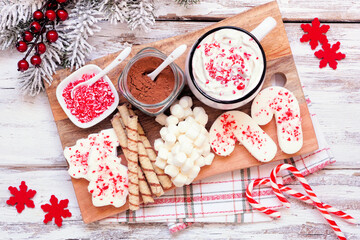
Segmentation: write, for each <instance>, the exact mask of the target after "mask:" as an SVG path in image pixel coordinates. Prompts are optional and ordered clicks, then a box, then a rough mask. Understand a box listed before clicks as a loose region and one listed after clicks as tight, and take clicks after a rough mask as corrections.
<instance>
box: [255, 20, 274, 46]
mask: <svg viewBox="0 0 360 240" xmlns="http://www.w3.org/2000/svg"><path fill="white" fill-rule="evenodd" d="M275 27H276V20H275V19H274V18H272V17H267V18H265V20H264V21H262V23H260V24H259V25H258V26H257V27H256V28H255V29H254V30H252V31H251V34H252V35H254V36H255V37H256V38H257V40H259V42H260V41H261V40H262V39H263V38H264V37H265V36H266V35H268V34H269V32H270V31H271V30H273V29H274V28H275Z"/></svg>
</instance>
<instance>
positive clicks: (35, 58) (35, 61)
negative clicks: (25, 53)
mask: <svg viewBox="0 0 360 240" xmlns="http://www.w3.org/2000/svg"><path fill="white" fill-rule="evenodd" d="M30 62H31V64H32V65H34V66H36V67H37V66H39V65H40V64H41V58H40V55H37V54H36V55H34V56H32V57H31V59H30Z"/></svg>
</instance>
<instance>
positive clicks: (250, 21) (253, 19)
mask: <svg viewBox="0 0 360 240" xmlns="http://www.w3.org/2000/svg"><path fill="white" fill-rule="evenodd" d="M268 16H271V17H273V18H274V19H275V20H276V21H277V26H276V28H275V29H274V30H273V31H272V32H271V33H270V34H269V35H268V36H266V37H265V38H264V39H263V40H262V41H261V44H262V46H263V48H264V50H265V54H266V59H267V69H266V79H265V84H264V87H267V86H269V85H270V79H271V76H272V75H273V74H275V73H283V74H284V75H285V76H286V78H287V82H286V85H285V87H286V88H287V89H289V90H290V91H292V92H293V93H294V94H295V96H296V97H297V99H298V101H299V104H300V108H301V117H302V120H303V122H302V127H303V133H304V146H303V148H302V149H301V150H300V151H299V152H297V153H296V154H293V155H288V154H285V153H283V152H282V151H281V150H280V148H279V145H278V143H277V136H276V126H275V121H274V120H272V121H271V122H270V123H269V124H267V125H266V126H264V127H262V128H263V130H264V131H265V132H266V133H268V134H269V135H270V136H271V138H272V139H273V140H274V141H275V142H276V143H277V145H278V152H277V154H276V156H275V158H274V160H273V161H277V160H281V159H285V158H290V157H293V156H295V155H300V154H305V153H309V152H311V151H314V150H316V149H318V143H317V139H316V135H315V132H314V128H313V125H312V121H311V118H310V114H309V110H308V108H307V104H306V101H305V97H304V93H303V91H302V87H301V83H300V79H299V77H298V74H297V71H296V67H295V63H294V59H293V56H292V53H291V49H290V45H289V42H288V39H287V35H286V32H285V28H284V24H283V22H282V18H281V14H280V10H279V8H278V5H277V3H276V2H271V3H268V4H264V5H262V6H259V7H256V8H253V9H251V10H249V11H247V12H244V13H241V14H239V15H236V16H233V17H231V18H227V19H225V20H223V21H221V22H218V23H215V24H213V25H211V26H209V27H206V28H204V29H201V30H198V31H196V32H191V33H188V34H185V35H180V36H175V37H172V38H168V39H164V40H160V41H157V42H153V43H149V44H144V45H140V46H134V47H133V50H132V53H131V55H130V57H129V58H128V59H130V58H131V57H133V56H134V55H135V54H136V53H137V52H138V51H140V50H141V49H143V48H145V47H154V48H157V49H159V50H160V51H162V52H164V53H166V54H169V53H170V52H171V51H172V50H173V49H174V47H175V46H178V45H180V44H184V43H185V44H187V45H188V50H187V51H189V50H190V47H191V46H192V44H193V43H194V42H195V41H196V40H197V39H198V38H199V37H200V36H201V35H202V34H204V33H205V32H207V31H208V30H210V29H212V28H215V27H220V26H237V27H241V28H244V29H246V30H249V31H251V30H252V29H254V28H255V27H256V26H257V25H258V24H260V23H261V22H262V21H263V20H264V19H265V18H266V17H268ZM117 55H118V53H113V54H109V55H107V56H105V57H102V58H99V59H96V60H93V61H91V62H90V63H94V64H96V65H98V66H99V67H101V68H104V66H106V65H108V64H109V63H110V62H111V61H112V60H113V59H114V58H115V57H116V56H117ZM186 56H187V54H184V55H183V56H182V57H180V58H179V59H177V60H176V63H177V64H178V65H179V66H180V67H181V68H182V69H183V70H184V69H185V60H186ZM126 63H127V61H124V62H123V63H122V64H121V65H120V66H119V67H118V68H117V69H115V70H113V71H112V72H111V73H110V74H108V76H109V78H110V79H111V80H112V82H113V83H114V85H115V86H116V87H117V82H118V77H119V75H120V73H121V71H122V69H123V68H124V66H125V64H126ZM70 73H71V71H70V70H68V69H63V70H59V71H57V72H56V74H55V75H54V76H53V77H54V81H53V83H52V84H51V85H50V86H49V85H47V84H46V92H47V94H48V98H49V102H50V106H51V109H52V112H53V115H54V120H55V123H56V126H57V128H58V132H59V135H60V140H61V143H62V146H63V148H65V147H66V146H71V145H74V144H75V142H76V140H77V139H79V138H85V137H87V136H88V135H89V134H91V133H97V132H99V131H101V130H103V129H106V128H111V124H110V117H109V118H107V119H105V120H104V121H102V122H101V123H99V124H97V125H96V126H94V127H92V128H89V129H80V128H78V127H76V126H75V125H74V124H72V123H71V121H70V120H69V119H68V118H67V116H66V114H65V113H64V112H63V110H62V109H61V107H60V105H59V103H58V101H57V99H56V94H55V93H56V87H57V86H58V84H59V83H60V81H61V80H62V79H65V77H67V76H68V75H69V74H70ZM182 95H190V96H192V97H193V100H194V105H195V106H202V107H204V108H205V110H206V112H207V113H208V114H209V123H208V124H207V128H208V129H209V128H210V126H211V124H212V123H213V121H214V120H215V119H216V118H217V117H218V116H219V115H220V114H221V113H222V111H220V110H216V109H212V108H210V107H207V106H205V105H204V104H202V103H200V102H199V101H198V100H197V99H196V98H195V97H194V96H193V95H192V94H191V92H190V90H189V89H188V88H187V87H185V89H184V91H183V93H182ZM120 102H121V103H123V102H126V100H125V98H124V97H122V96H121V94H120ZM240 110H242V111H244V112H246V113H250V104H247V105H246V106H244V107H242V108H240ZM135 112H136V114H137V115H138V116H139V120H140V122H141V124H142V125H143V127H144V129H145V131H146V133H147V136H148V137H149V140H150V142H152V143H153V141H154V140H155V139H156V138H158V137H159V136H160V134H159V130H160V128H161V126H160V125H159V124H157V123H156V122H155V120H154V118H153V117H149V116H146V115H145V114H143V113H141V112H140V111H138V110H136V111H135ZM261 164H262V163H260V162H258V161H257V160H256V159H255V158H254V157H252V156H251V155H250V153H249V152H248V151H247V150H246V149H245V148H244V147H243V146H240V145H238V146H237V147H236V148H235V150H234V152H233V153H232V154H231V156H228V157H219V156H217V157H216V158H215V159H214V161H213V163H212V165H211V166H206V167H202V168H201V171H200V173H199V175H198V177H197V178H196V180H200V179H204V178H206V177H209V176H213V175H216V174H220V173H224V172H228V171H232V170H237V169H243V168H248V167H253V166H258V165H261ZM72 183H73V185H74V190H75V193H76V197H77V200H78V203H79V207H80V210H81V213H82V217H83V220H84V222H85V223H90V222H94V221H97V220H99V219H102V218H105V217H108V216H111V215H114V214H116V213H119V212H123V211H125V210H127V209H128V204H125V205H124V206H123V207H121V208H115V207H113V206H105V207H94V206H93V205H92V202H91V195H90V193H88V191H87V186H88V181H87V180H85V179H74V178H72Z"/></svg>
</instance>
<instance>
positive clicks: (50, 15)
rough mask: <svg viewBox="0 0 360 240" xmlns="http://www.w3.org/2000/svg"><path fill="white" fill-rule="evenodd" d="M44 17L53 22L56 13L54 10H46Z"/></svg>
mask: <svg viewBox="0 0 360 240" xmlns="http://www.w3.org/2000/svg"><path fill="white" fill-rule="evenodd" d="M45 16H46V18H47V19H48V20H50V21H54V20H55V19H56V13H55V11H54V10H47V11H46V12H45Z"/></svg>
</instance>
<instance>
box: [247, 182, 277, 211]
mask: <svg viewBox="0 0 360 240" xmlns="http://www.w3.org/2000/svg"><path fill="white" fill-rule="evenodd" d="M269 182H270V180H269V179H267V178H258V179H256V180H254V181H252V182H251V183H250V184H249V185H248V187H247V189H246V198H247V200H248V201H249V203H250V204H251V206H252V207H253V208H255V209H256V210H258V211H260V212H262V213H265V214H267V215H269V217H272V218H280V213H279V212H278V211H274V210H271V209H269V208H267V207H264V206H263V205H261V204H260V203H258V202H257V201H256V200H255V199H254V198H253V196H252V192H253V189H254V187H256V186H258V185H265V184H268V183H269Z"/></svg>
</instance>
